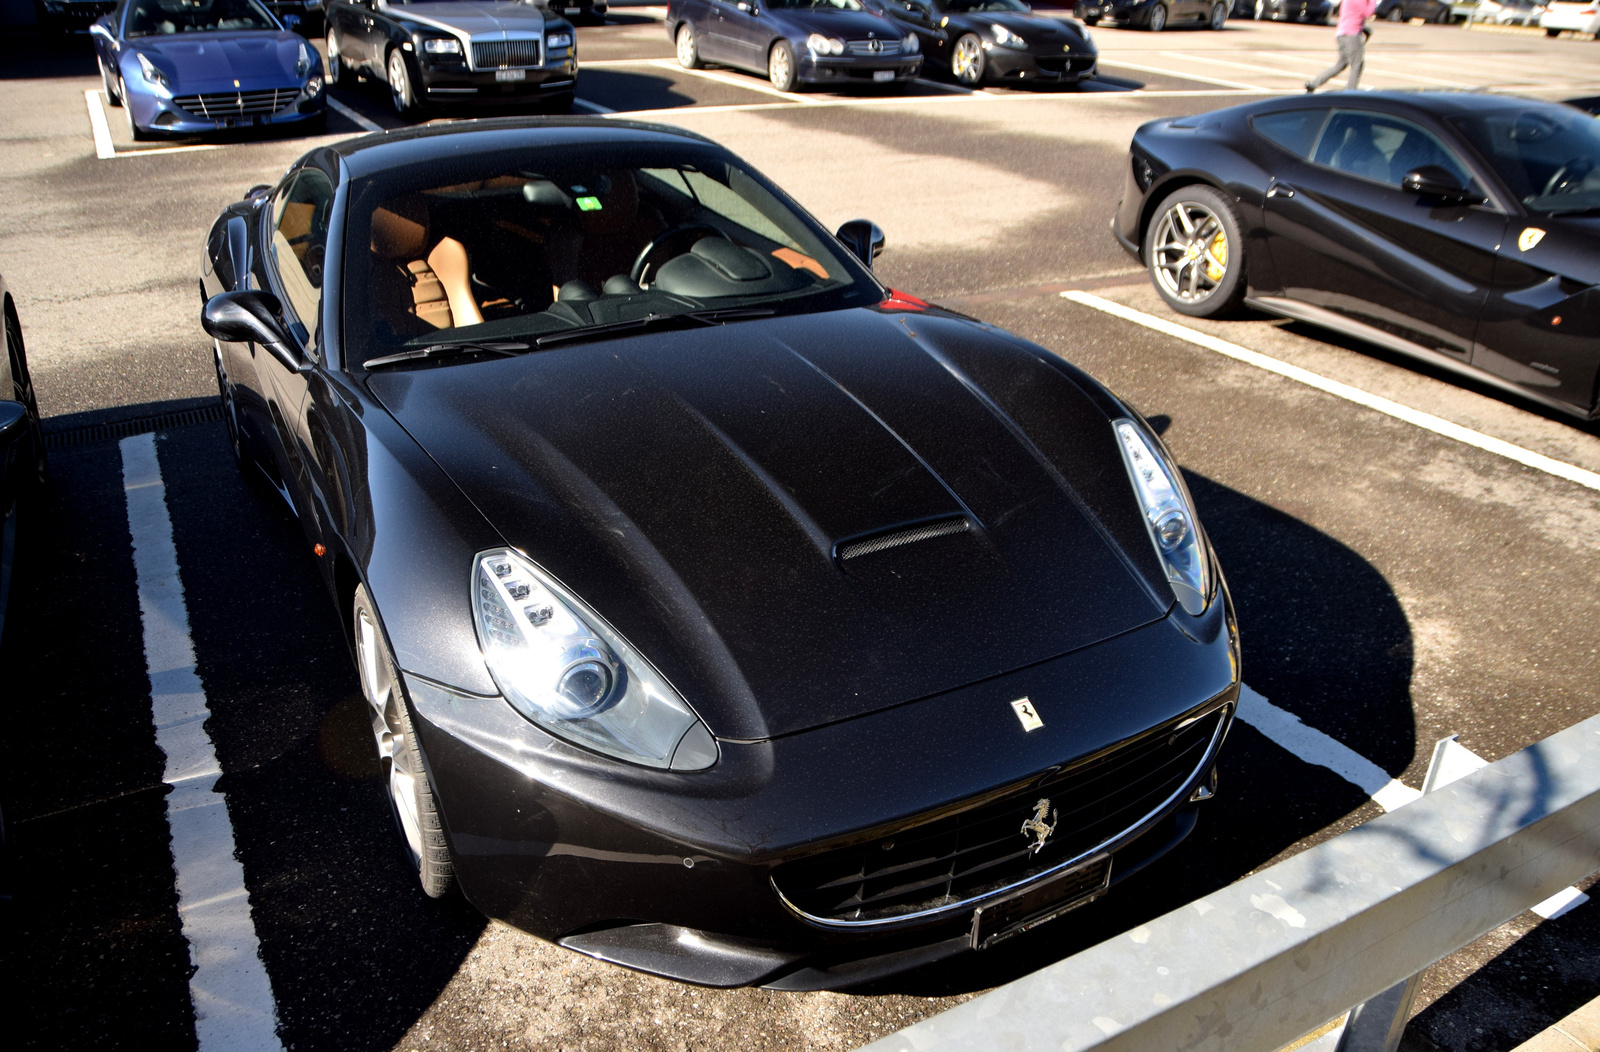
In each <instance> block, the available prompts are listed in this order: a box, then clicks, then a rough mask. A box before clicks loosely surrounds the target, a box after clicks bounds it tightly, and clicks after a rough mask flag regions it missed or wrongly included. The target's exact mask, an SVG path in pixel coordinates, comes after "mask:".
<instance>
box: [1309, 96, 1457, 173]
mask: <svg viewBox="0 0 1600 1052" xmlns="http://www.w3.org/2000/svg"><path fill="white" fill-rule="evenodd" d="M1312 160H1313V161H1314V162H1315V163H1317V164H1320V165H1322V166H1323V167H1326V168H1333V169H1337V170H1338V171H1341V172H1347V173H1349V174H1350V175H1355V176H1360V177H1361V178H1363V179H1371V180H1373V181H1374V182H1379V183H1386V184H1388V185H1389V186H1393V187H1397V188H1398V187H1399V186H1400V180H1402V179H1403V178H1405V174H1406V173H1407V172H1409V171H1411V170H1412V169H1414V168H1420V167H1422V166H1423V165H1425V164H1435V165H1438V166H1439V167H1440V168H1443V169H1444V170H1445V171H1447V172H1450V173H1451V174H1452V175H1454V176H1455V177H1456V178H1457V179H1459V180H1460V181H1461V183H1462V185H1464V186H1465V185H1470V184H1471V183H1472V178H1471V176H1469V175H1468V174H1467V169H1466V167H1465V166H1464V165H1463V164H1462V163H1461V162H1460V161H1459V160H1457V159H1456V157H1455V155H1454V154H1452V153H1451V152H1450V151H1449V150H1448V149H1446V148H1445V147H1444V146H1443V145H1442V144H1440V142H1439V140H1438V139H1435V138H1434V137H1433V136H1432V135H1430V134H1428V132H1426V131H1424V130H1423V129H1422V128H1419V127H1418V126H1417V125H1415V124H1412V123H1411V122H1410V121H1407V120H1401V119H1400V118H1398V117H1390V116H1387V115H1385V114H1382V113H1358V112H1354V111H1351V110H1339V111H1335V112H1334V114H1333V116H1332V117H1331V118H1330V119H1329V120H1328V124H1327V127H1325V128H1324V129H1323V131H1322V138H1321V139H1319V140H1318V142H1317V151H1316V155H1315V156H1314V157H1313V158H1312Z"/></svg>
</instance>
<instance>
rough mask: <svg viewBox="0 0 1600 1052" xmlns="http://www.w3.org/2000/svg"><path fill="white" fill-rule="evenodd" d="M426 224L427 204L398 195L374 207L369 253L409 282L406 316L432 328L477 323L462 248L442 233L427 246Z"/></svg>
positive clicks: (477, 312) (478, 315) (478, 316)
mask: <svg viewBox="0 0 1600 1052" xmlns="http://www.w3.org/2000/svg"><path fill="white" fill-rule="evenodd" d="M426 224H427V210H426V206H424V205H423V204H422V203H421V202H418V201H412V200H409V199H403V200H401V201H395V202H391V205H390V207H387V208H377V209H374V210H373V213H372V252H373V255H375V256H377V257H379V258H380V259H383V260H387V261H390V262H392V263H394V264H396V265H398V266H399V267H400V268H401V269H402V270H403V271H404V273H405V275H406V278H407V280H408V281H409V282H410V286H411V303H410V305H409V309H408V310H407V313H408V314H412V315H414V316H416V317H417V318H418V319H419V320H421V321H424V322H426V323H427V324H429V325H431V326H433V327H434V328H435V329H451V328H456V327H459V326H462V325H477V324H479V323H480V322H482V321H483V312H482V311H480V310H479V308H478V303H477V300H476V299H475V298H474V297H473V295H472V280H471V275H472V267H471V264H470V262H469V261H468V259H467V249H466V246H465V245H463V244H462V243H461V242H459V241H457V240H456V239H455V238H452V237H444V238H440V239H439V240H438V241H437V242H435V243H434V245H433V247H432V248H431V249H427V248H426V246H427V244H428V227H427V225H426ZM425 249H426V252H425ZM398 328H399V326H396V329H398Z"/></svg>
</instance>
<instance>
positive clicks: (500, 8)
mask: <svg viewBox="0 0 1600 1052" xmlns="http://www.w3.org/2000/svg"><path fill="white" fill-rule="evenodd" d="M384 10H385V11H386V12H387V13H388V15H389V16H390V17H391V18H398V19H402V20H409V21H412V22H421V23H422V24H423V25H430V26H435V27H437V28H439V29H451V30H459V31H460V32H463V33H466V34H467V35H468V36H474V37H477V36H490V37H493V35H494V34H495V33H498V32H503V31H506V30H514V31H518V32H524V33H537V32H539V31H541V30H543V29H544V23H545V11H544V9H543V8H541V7H538V6H536V5H534V4H522V3H492V2H491V3H481V4H474V3H456V2H446V3H438V4H405V5H403V6H390V5H385V6H384Z"/></svg>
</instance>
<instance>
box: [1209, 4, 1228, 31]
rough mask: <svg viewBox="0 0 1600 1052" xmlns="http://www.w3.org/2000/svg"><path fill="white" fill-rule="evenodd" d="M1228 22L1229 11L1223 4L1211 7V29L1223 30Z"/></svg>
mask: <svg viewBox="0 0 1600 1052" xmlns="http://www.w3.org/2000/svg"><path fill="white" fill-rule="evenodd" d="M1227 22H1228V9H1227V8H1226V7H1224V6H1223V5H1222V4H1221V3H1216V4H1212V5H1211V28H1212V29H1221V28H1222V27H1223V26H1224V25H1226V24H1227Z"/></svg>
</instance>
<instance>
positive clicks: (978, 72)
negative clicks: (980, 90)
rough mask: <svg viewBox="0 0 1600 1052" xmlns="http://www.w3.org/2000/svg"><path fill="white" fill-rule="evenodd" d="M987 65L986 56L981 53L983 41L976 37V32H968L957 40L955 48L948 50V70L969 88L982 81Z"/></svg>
mask: <svg viewBox="0 0 1600 1052" xmlns="http://www.w3.org/2000/svg"><path fill="white" fill-rule="evenodd" d="M987 65H988V56H987V55H985V54H984V53H983V41H981V40H979V39H978V36H977V34H976V33H968V34H966V35H965V36H963V37H962V38H961V39H960V40H957V41H956V46H955V49H954V50H953V51H951V52H950V72H951V73H952V74H953V75H954V76H955V78H956V79H957V80H959V81H960V82H961V83H963V84H965V85H966V86H967V87H969V88H976V87H978V86H979V85H981V84H982V83H983V74H984V69H985V67H986V66H987Z"/></svg>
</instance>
